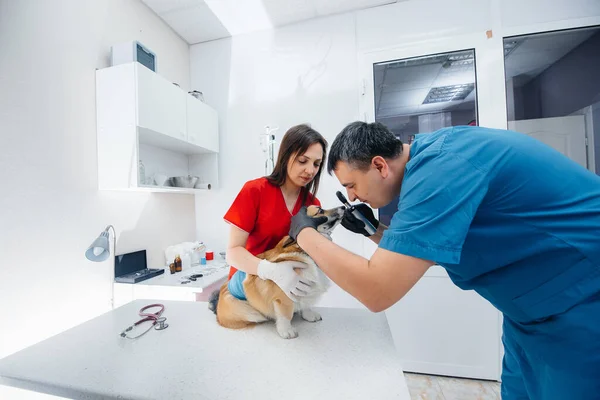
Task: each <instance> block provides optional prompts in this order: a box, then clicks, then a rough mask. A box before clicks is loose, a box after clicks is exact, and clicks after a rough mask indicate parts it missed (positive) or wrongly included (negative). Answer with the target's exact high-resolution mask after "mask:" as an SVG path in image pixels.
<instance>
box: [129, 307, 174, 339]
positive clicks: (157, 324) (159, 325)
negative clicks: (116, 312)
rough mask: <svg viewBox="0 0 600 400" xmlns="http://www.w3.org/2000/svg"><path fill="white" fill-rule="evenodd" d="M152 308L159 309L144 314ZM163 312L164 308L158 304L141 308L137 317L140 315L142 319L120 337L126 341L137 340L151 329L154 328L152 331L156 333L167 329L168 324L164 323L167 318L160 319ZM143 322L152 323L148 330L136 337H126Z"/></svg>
mask: <svg viewBox="0 0 600 400" xmlns="http://www.w3.org/2000/svg"><path fill="white" fill-rule="evenodd" d="M152 307H159V310H158V311H156V312H145V311H146V310H148V309H149V308H152ZM163 311H165V306H164V305H162V304H158V303H157V304H150V305H147V306H145V307H142V308H141V309H140V311H139V315H140V317H142V319H140V320H139V321H137V322H135V323H134V324H133V325H131V326H128V327H127V328H125V329H124V330H123V331H122V332H121V333H120V335H121V337H124V338H127V339H137V338H139V337H140V336H143V335H145V334H146V333H147V332H148V331H149V330H150V329H152V327H154V329H156V330H157V331H162V330H163V329H167V328H168V327H169V324H167V323H166V321H167V318H165V317H161V315H162V313H163ZM144 322H152V323H151V324H150V326H149V327H148V329H146V330H145V331H143V332H142V333H140V334H139V335H137V336H133V337H132V336H128V335H127V332H130V331H131V330H132V329H133V328H135V327H136V326H138V325H140V324H143V323H144Z"/></svg>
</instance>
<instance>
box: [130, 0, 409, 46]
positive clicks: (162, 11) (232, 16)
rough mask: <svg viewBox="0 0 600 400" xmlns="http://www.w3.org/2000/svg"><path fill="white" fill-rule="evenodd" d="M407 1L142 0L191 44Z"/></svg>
mask: <svg viewBox="0 0 600 400" xmlns="http://www.w3.org/2000/svg"><path fill="white" fill-rule="evenodd" d="M400 1H404V0H142V2H144V3H145V4H146V5H147V6H148V7H149V8H150V9H152V10H153V11H154V12H155V13H156V14H157V15H158V16H159V17H160V18H162V19H163V20H164V21H165V22H166V23H167V25H169V26H170V27H171V28H172V29H173V30H174V31H175V32H177V34H179V36H181V37H182V38H183V39H184V40H185V41H187V42H188V44H195V43H200V42H207V41H210V40H215V39H221V38H225V37H229V36H235V35H240V34H244V33H249V32H254V31H259V30H264V29H270V28H274V27H279V26H283V25H288V24H293V23H296V22H300V21H305V20H309V19H312V18H317V17H323V16H327V15H333V14H341V13H345V12H348V11H354V10H361V9H365V8H371V7H377V6H381V5H384V4H391V3H396V2H400Z"/></svg>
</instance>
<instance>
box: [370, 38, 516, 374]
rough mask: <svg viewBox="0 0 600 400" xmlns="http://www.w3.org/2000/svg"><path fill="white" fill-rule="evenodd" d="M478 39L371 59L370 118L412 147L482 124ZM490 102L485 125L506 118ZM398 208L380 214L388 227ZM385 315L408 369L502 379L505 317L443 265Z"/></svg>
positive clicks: (385, 52) (381, 54) (387, 53)
mask: <svg viewBox="0 0 600 400" xmlns="http://www.w3.org/2000/svg"><path fill="white" fill-rule="evenodd" d="M476 40H477V39H474V41H473V42H471V46H464V47H458V49H466V50H456V51H455V49H456V47H454V44H451V45H449V46H446V45H444V44H443V43H441V44H439V45H438V44H434V45H432V46H419V48H416V47H414V48H406V49H397V50H383V51H376V52H372V53H366V54H365V55H364V56H363V64H362V73H361V75H362V77H363V83H364V90H361V93H360V101H361V103H360V104H361V111H362V115H363V116H364V119H365V120H366V121H368V122H372V121H377V122H381V123H383V124H384V125H386V126H387V127H388V129H390V130H391V131H392V132H393V133H394V134H395V135H396V136H397V137H398V138H400V140H402V141H403V142H404V143H408V144H410V143H411V142H412V140H413V139H414V138H415V136H417V135H422V134H423V135H425V134H427V133H430V132H432V131H435V130H437V129H440V128H443V127H447V126H456V125H477V124H479V122H480V121H479V120H480V118H479V115H480V112H479V107H478V102H479V93H478V92H477V79H476V68H475V64H476V62H477V60H476V58H475V50H476V49H473V48H470V47H473V44H476V43H477V41H476ZM428 49H429V50H431V52H430V53H429V52H427V53H425V54H424V53H423V52H426V51H427V50H428ZM484 53H485V52H484ZM488 61H489V60H488ZM500 72H501V71H500ZM498 76H502V75H501V73H499V74H498ZM486 78H490V76H486ZM488 86H489V82H488ZM492 97H493V96H489V95H487V97H486V96H484V100H485V101H484V107H487V109H486V111H489V112H487V113H486V114H485V118H486V119H487V121H492V120H497V119H500V117H502V114H501V113H498V115H495V114H493V113H494V112H495V111H493V110H496V109H499V107H497V106H496V105H495V103H494V102H493V99H492ZM503 123H505V122H503ZM487 126H491V127H494V126H493V124H488V125H487ZM397 202H398V199H395V200H394V201H392V202H391V203H390V204H389V205H388V206H386V207H384V208H381V209H379V210H377V213H378V216H379V219H380V220H381V221H382V222H383V223H385V224H386V225H388V224H389V223H390V220H391V218H392V215H393V214H394V213H395V212H396V211H397ZM363 249H364V255H365V257H367V258H370V256H371V255H372V254H373V252H374V251H375V250H376V246H375V245H373V244H372V243H370V242H368V241H367V242H366V243H365V244H364V246H363ZM385 313H386V317H387V319H388V323H389V325H390V330H391V332H392V337H393V339H394V343H395V345H396V348H397V350H398V353H399V355H400V358H401V362H402V365H403V369H404V370H405V371H407V372H417V373H424V374H434V375H446V376H456V377H466V378H478V379H499V377H500V366H501V356H502V353H501V350H500V349H501V340H500V334H501V316H500V313H499V312H498V311H497V310H496V309H495V308H494V307H493V306H492V305H491V304H490V303H489V302H487V301H486V300H484V299H483V298H481V297H480V296H479V295H478V294H477V293H475V292H473V291H463V290H461V289H459V288H458V287H456V286H455V285H454V283H453V282H452V281H451V279H450V278H449V276H448V274H447V273H446V271H445V270H444V269H443V268H442V267H441V266H433V267H431V268H430V269H429V271H428V272H427V273H426V274H425V275H424V276H423V278H421V280H420V281H419V282H418V283H417V284H416V285H415V287H413V288H412V289H411V290H410V292H409V293H408V294H407V295H406V296H405V297H404V298H403V299H401V300H400V301H399V302H398V303H396V304H395V305H394V306H392V307H391V308H389V309H388V310H386V312H385Z"/></svg>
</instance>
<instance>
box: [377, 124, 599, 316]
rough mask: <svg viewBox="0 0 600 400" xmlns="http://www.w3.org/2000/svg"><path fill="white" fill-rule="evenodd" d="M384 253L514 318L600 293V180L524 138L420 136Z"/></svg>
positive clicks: (458, 130)
mask: <svg viewBox="0 0 600 400" xmlns="http://www.w3.org/2000/svg"><path fill="white" fill-rule="evenodd" d="M379 246H380V247H382V248H384V249H387V250H390V251H394V252H397V253H402V254H406V255H409V256H413V257H418V258H422V259H426V260H430V261H433V262H436V263H438V264H439V265H441V266H443V267H444V268H445V269H446V270H447V271H448V274H449V276H450V278H451V279H452V281H453V282H454V283H455V284H456V285H457V286H459V287H460V288H462V289H474V290H475V291H477V292H478V293H479V294H481V295H482V296H483V297H484V298H486V299H488V300H489V301H490V302H491V303H492V304H493V305H494V306H496V307H497V308H498V309H499V310H500V311H502V312H503V313H504V314H505V316H508V317H509V318H510V319H512V320H513V321H517V322H521V323H527V322H532V321H540V320H543V319H545V318H547V317H549V316H551V315H555V314H557V313H561V312H564V311H566V310H568V309H570V308H571V307H573V306H574V305H576V304H578V303H580V302H581V301H583V300H585V299H587V298H590V297H591V296H592V295H594V294H595V293H598V292H600V177H598V176H597V175H595V174H593V173H592V172H590V171H588V170H586V169H585V168H583V167H582V166H580V165H578V164H577V163H575V162H574V161H572V160H570V159H569V158H567V157H565V156H564V155H562V154H561V153H559V152H558V151H556V150H554V149H552V148H551V147H549V146H547V145H545V144H543V143H542V142H540V141H538V140H536V139H533V138H531V137H529V136H527V135H525V134H521V133H516V132H511V131H505V130H495V129H488V128H482V127H466V126H460V127H452V128H445V129H441V130H439V131H436V132H434V133H430V134H420V135H417V137H416V139H415V141H414V143H413V144H412V145H411V147H410V160H409V162H408V164H407V165H406V170H405V175H404V179H403V181H402V188H401V192H400V199H399V204H398V211H397V212H396V213H395V215H394V216H393V218H392V221H391V224H390V227H389V229H388V230H387V231H385V233H384V235H383V238H382V240H381V242H380V244H379Z"/></svg>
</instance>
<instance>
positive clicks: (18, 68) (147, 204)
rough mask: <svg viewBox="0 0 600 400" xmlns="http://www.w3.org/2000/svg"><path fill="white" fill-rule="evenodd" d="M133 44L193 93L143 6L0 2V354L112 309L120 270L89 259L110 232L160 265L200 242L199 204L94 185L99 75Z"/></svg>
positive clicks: (178, 48) (184, 49) (177, 51)
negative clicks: (180, 247) (185, 245)
mask: <svg viewBox="0 0 600 400" xmlns="http://www.w3.org/2000/svg"><path fill="white" fill-rule="evenodd" d="M132 39H138V40H140V41H141V42H142V43H144V44H146V45H147V46H148V47H149V48H151V49H152V50H154V51H155V52H156V53H157V54H158V57H159V63H158V66H159V72H160V73H161V74H163V75H164V76H165V77H167V78H168V79H170V80H173V81H176V82H178V83H179V84H180V85H181V86H182V87H183V88H188V87H189V47H188V45H187V44H186V43H185V42H184V41H183V40H182V39H180V38H179V37H178V36H177V35H176V34H175V33H173V31H172V30H171V29H170V28H169V27H167V26H166V25H165V24H164V23H163V22H162V21H161V20H160V19H159V18H158V17H157V16H156V15H154V14H153V13H152V12H151V11H150V10H149V9H147V8H146V7H145V6H144V5H143V4H142V3H141V2H139V1H138V0H103V1H100V0H95V1H80V0H71V1H68V0H60V1H59V0H54V1H43V0H38V1H35V0H19V1H13V0H0V54H1V56H0V181H1V188H0V191H1V195H0V222H1V227H2V229H1V231H0V304H3V305H4V307H3V309H2V321H3V322H2V328H1V329H0V357H3V356H5V355H8V354H10V353H12V352H15V351H17V350H19V349H21V348H23V347H25V346H28V345H31V344H33V343H35V342H37V341H39V340H42V339H44V338H47V337H49V336H51V335H53V334H56V333H58V332H60V331H62V330H64V329H66V328H69V327H71V326H74V325H76V324H79V323H81V322H83V321H84V320H88V319H90V318H92V317H95V316H96V315H98V314H99V313H101V312H105V311H107V310H108V309H109V299H110V284H111V283H110V267H112V264H111V262H109V261H106V262H104V263H101V264H96V263H91V262H89V261H87V260H86V259H85V257H84V251H85V250H86V249H87V246H88V245H89V244H90V243H91V242H92V240H93V239H94V238H95V237H96V236H97V235H98V234H99V233H100V232H101V231H102V230H103V229H104V227H105V226H106V225H107V224H113V225H114V226H115V227H116V229H117V234H118V240H117V249H118V252H128V251H131V250H135V249H141V248H145V249H147V250H148V255H149V264H150V266H154V267H157V266H159V265H162V260H163V249H164V248H165V247H166V246H168V245H170V244H173V243H178V242H181V241H184V240H193V239H194V227H195V218H194V199H193V197H191V196H186V195H168V194H145V193H125V192H122V193H121V192H119V193H117V192H99V191H98V189H97V166H96V121H95V69H96V68H103V67H106V66H108V65H109V54H110V46H111V44H113V43H117V42H120V41H126V40H132ZM0 397H2V395H0Z"/></svg>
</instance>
